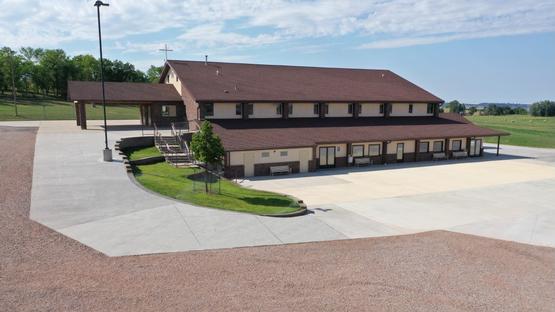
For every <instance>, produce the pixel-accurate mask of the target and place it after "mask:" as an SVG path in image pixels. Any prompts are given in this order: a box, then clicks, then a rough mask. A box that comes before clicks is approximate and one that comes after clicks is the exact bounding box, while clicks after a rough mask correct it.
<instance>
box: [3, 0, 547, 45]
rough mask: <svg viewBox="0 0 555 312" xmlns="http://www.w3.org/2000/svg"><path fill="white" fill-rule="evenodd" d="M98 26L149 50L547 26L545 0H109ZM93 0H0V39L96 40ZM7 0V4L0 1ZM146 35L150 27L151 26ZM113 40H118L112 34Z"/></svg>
mask: <svg viewBox="0 0 555 312" xmlns="http://www.w3.org/2000/svg"><path fill="white" fill-rule="evenodd" d="M108 2H110V7H108V8H102V22H103V31H104V32H103V35H104V37H105V38H107V39H112V40H114V41H115V42H119V43H118V44H116V46H115V47H113V48H115V49H122V50H125V51H147V50H148V51H152V50H153V49H154V50H156V49H157V48H156V46H158V45H160V46H161V45H162V44H161V43H160V40H152V39H146V40H147V41H148V42H143V41H142V42H137V39H136V38H135V37H134V35H144V34H149V33H153V34H157V33H159V32H163V31H168V30H171V31H172V32H175V33H177V35H175V37H176V38H173V39H172V38H169V39H168V38H164V39H166V40H168V41H169V42H168V43H171V44H172V45H173V46H174V48H176V49H178V48H180V47H189V46H192V47H196V48H200V47H209V48H214V49H216V48H221V49H223V48H226V49H233V48H244V47H251V46H258V45H268V44H276V43H287V42H290V41H291V40H295V39H307V38H319V37H329V38H330V39H332V40H333V38H336V37H338V36H345V35H354V36H356V38H357V40H358V41H360V40H364V41H366V43H364V44H361V45H360V46H359V48H389V47H404V46H411V45H422V44H431V43H439V42H446V41H453V40H462V39H469V38H481V37H492V36H504V35H515V34H526V33H537V32H553V31H555V1H553V0H505V1H503V0H482V1H463V0H459V1H457V0H391V1H376V0H368V1H360V0H341V1H334V0H312V1H304V0H267V1H260V0H212V1H208V0H187V1H174V0H156V1H152V0H111V1H109V0H108ZM93 3H94V1H93V0H57V1H51V0H0V7H1V8H3V10H2V11H0V45H9V46H12V47H19V46H28V45H30V46H43V47H60V46H63V45H64V44H66V43H68V42H75V41H78V40H86V41H95V40H96V10H95V8H94V7H93ZM5 8H8V9H5ZM153 36H154V35H153ZM122 42H123V43H122Z"/></svg>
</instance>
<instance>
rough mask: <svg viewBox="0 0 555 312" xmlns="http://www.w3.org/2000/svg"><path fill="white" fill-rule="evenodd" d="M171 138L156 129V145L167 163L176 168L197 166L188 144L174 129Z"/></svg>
mask: <svg viewBox="0 0 555 312" xmlns="http://www.w3.org/2000/svg"><path fill="white" fill-rule="evenodd" d="M172 134H173V135H171V136H163V135H161V134H160V132H159V131H158V129H157V128H156V127H155V133H154V144H155V145H156V148H158V150H159V151H160V153H162V155H164V158H166V162H167V163H169V164H171V165H173V166H175V167H189V166H193V165H195V158H194V155H193V153H192V152H191V151H190V150H189V146H188V145H187V142H186V141H185V140H183V139H182V138H181V135H180V134H179V133H177V132H175V131H173V128H172Z"/></svg>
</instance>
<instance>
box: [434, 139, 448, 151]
mask: <svg viewBox="0 0 555 312" xmlns="http://www.w3.org/2000/svg"><path fill="white" fill-rule="evenodd" d="M436 143H441V150H439V151H436ZM444 145H445V141H434V143H433V145H432V148H433V150H432V151H433V152H434V153H441V152H443V151H445V146H444Z"/></svg>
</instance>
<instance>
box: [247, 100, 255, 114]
mask: <svg viewBox="0 0 555 312" xmlns="http://www.w3.org/2000/svg"><path fill="white" fill-rule="evenodd" d="M247 112H248V114H249V115H252V114H254V104H252V103H249V104H247Z"/></svg>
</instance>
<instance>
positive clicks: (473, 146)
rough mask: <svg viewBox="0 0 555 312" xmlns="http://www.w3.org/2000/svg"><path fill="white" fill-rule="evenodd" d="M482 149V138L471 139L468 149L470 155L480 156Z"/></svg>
mask: <svg viewBox="0 0 555 312" xmlns="http://www.w3.org/2000/svg"><path fill="white" fill-rule="evenodd" d="M481 151H482V139H470V150H469V151H468V155H469V156H480V152H481Z"/></svg>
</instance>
